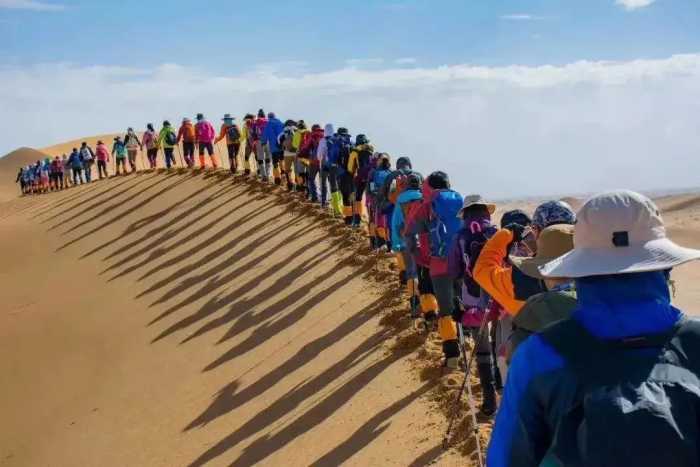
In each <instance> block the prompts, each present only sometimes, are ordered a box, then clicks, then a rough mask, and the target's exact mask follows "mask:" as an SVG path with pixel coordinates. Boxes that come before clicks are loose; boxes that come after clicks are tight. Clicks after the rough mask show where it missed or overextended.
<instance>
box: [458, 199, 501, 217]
mask: <svg viewBox="0 0 700 467" xmlns="http://www.w3.org/2000/svg"><path fill="white" fill-rule="evenodd" d="M472 206H484V207H486V209H487V210H488V212H489V214H493V213H494V212H496V205H495V204H493V203H489V202H487V201H486V200H484V198H482V197H481V195H467V196H465V197H464V203H463V204H462V209H460V210H459V212H458V213H457V217H459V218H460V219H461V218H462V217H464V211H466V210H467V209H468V208H470V207H472Z"/></svg>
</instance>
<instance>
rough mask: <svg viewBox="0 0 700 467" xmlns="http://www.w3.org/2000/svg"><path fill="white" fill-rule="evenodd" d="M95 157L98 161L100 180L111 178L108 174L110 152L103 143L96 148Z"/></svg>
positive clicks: (98, 143) (99, 142) (99, 143)
mask: <svg viewBox="0 0 700 467" xmlns="http://www.w3.org/2000/svg"><path fill="white" fill-rule="evenodd" d="M95 156H96V159H97V175H98V176H99V177H100V180H102V179H103V178H109V175H108V174H107V163H108V162H109V151H108V150H107V146H106V145H105V144H104V143H103V142H102V141H98V142H97V146H95Z"/></svg>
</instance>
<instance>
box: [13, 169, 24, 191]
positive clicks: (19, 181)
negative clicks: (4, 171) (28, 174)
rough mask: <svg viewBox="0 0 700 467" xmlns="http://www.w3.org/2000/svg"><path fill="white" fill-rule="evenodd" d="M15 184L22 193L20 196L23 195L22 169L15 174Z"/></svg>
mask: <svg viewBox="0 0 700 467" xmlns="http://www.w3.org/2000/svg"><path fill="white" fill-rule="evenodd" d="M15 183H19V190H20V191H21V192H22V194H25V193H24V191H25V182H24V168H23V167H20V168H19V171H18V172H17V178H16V179H15Z"/></svg>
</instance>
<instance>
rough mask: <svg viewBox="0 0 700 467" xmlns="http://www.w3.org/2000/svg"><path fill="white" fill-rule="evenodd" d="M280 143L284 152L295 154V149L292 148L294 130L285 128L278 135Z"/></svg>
mask: <svg viewBox="0 0 700 467" xmlns="http://www.w3.org/2000/svg"><path fill="white" fill-rule="evenodd" d="M280 143H281V146H282V148H283V149H284V150H285V151H287V152H292V153H295V152H297V148H295V147H294V130H292V129H291V128H287V129H285V130H284V131H283V132H282V134H281V135H280Z"/></svg>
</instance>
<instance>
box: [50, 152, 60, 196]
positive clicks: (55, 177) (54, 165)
mask: <svg viewBox="0 0 700 467" xmlns="http://www.w3.org/2000/svg"><path fill="white" fill-rule="evenodd" d="M49 178H50V180H51V185H52V187H53V189H54V190H62V189H63V162H62V161H61V158H60V157H58V156H56V157H54V159H53V160H52V161H51V172H50V173H49Z"/></svg>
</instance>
